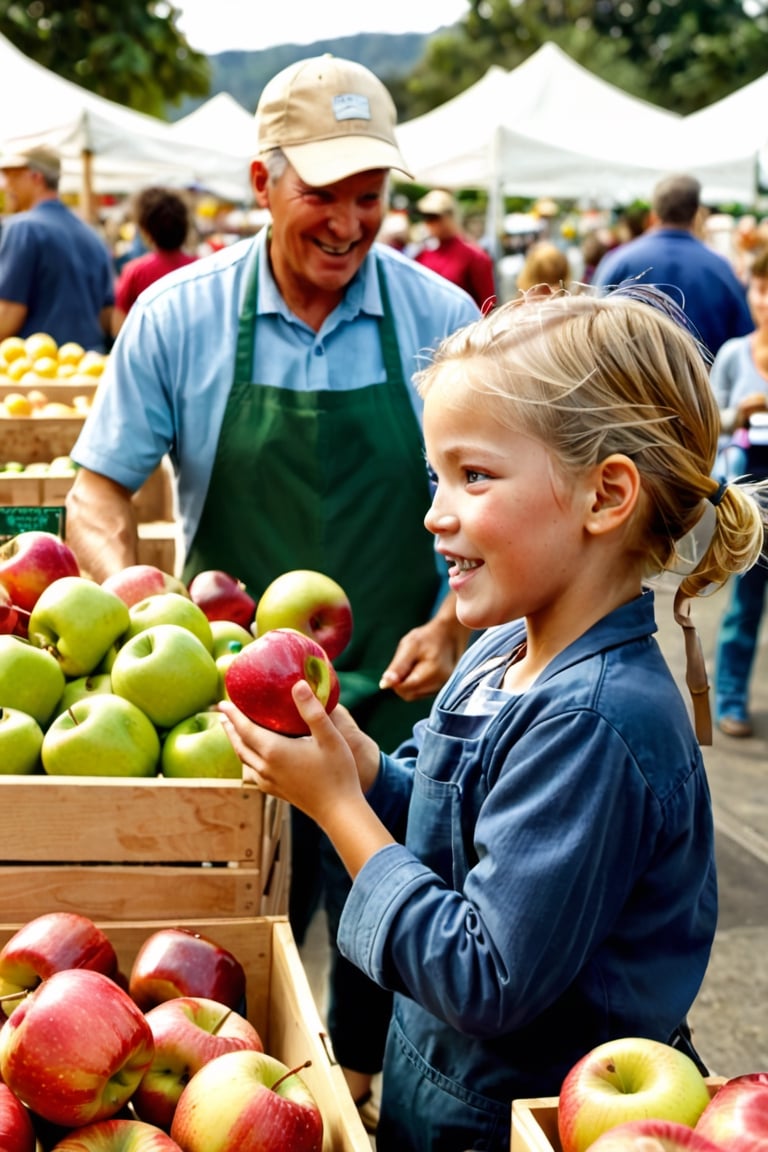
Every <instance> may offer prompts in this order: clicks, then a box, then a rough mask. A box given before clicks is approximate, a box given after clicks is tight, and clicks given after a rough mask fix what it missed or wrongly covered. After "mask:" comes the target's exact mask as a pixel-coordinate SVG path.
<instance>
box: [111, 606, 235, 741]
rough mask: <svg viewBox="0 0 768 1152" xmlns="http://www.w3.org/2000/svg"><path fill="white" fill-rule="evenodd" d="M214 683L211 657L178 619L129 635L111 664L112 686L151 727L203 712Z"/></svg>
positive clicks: (172, 724) (211, 697)
mask: <svg viewBox="0 0 768 1152" xmlns="http://www.w3.org/2000/svg"><path fill="white" fill-rule="evenodd" d="M171 595H173V593H171ZM152 599H153V600H161V599H162V596H153V597H152ZM218 688H219V672H218V669H217V667H216V662H215V660H214V659H213V656H212V655H211V653H210V652H209V651H208V649H207V648H206V647H205V645H204V644H203V642H202V641H201V640H199V639H198V637H197V636H195V635H194V633H192V632H190V631H189V629H187V628H183V627H181V626H180V625H178V624H155V625H154V627H152V628H146V629H145V630H144V631H143V632H139V633H138V635H136V636H132V637H131V638H130V639H129V640H126V642H125V644H123V646H122V647H121V649H120V651H119V652H118V653H117V656H116V657H115V662H114V664H113V665H112V691H113V692H116V693H117V694H118V696H124V697H125V698H126V700H130V701H131V702H132V703H133V704H135V705H136V706H137V707H138V708H141V710H142V712H145V713H146V715H147V716H148V717H149V718H150V720H151V721H152V723H153V724H154V725H155V726H156V727H157V728H173V727H175V725H176V724H178V723H179V722H180V721H181V720H185V719H186V718H187V716H192V715H194V713H195V712H203V711H205V710H206V709H207V708H209V707H210V706H211V705H212V704H215V703H216V699H217V692H218Z"/></svg>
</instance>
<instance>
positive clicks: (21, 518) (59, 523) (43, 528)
mask: <svg viewBox="0 0 768 1152" xmlns="http://www.w3.org/2000/svg"><path fill="white" fill-rule="evenodd" d="M20 532H52V533H53V535H54V536H60V537H61V538H62V540H63V539H64V508H54V507H47V508H40V507H35V506H31V505H30V506H28V505H26V504H19V505H7V506H4V507H0V541H3V540H10V539H11V538H12V537H13V536H18V535H19V533H20Z"/></svg>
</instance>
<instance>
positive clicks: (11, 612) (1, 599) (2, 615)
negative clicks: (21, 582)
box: [0, 584, 19, 634]
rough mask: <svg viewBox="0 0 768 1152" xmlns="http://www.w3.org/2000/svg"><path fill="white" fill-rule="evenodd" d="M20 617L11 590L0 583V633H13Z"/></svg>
mask: <svg viewBox="0 0 768 1152" xmlns="http://www.w3.org/2000/svg"><path fill="white" fill-rule="evenodd" d="M18 619H19V614H18V612H17V611H16V608H15V607H14V604H13V600H12V599H11V594H10V592H9V591H8V590H7V589H6V588H5V586H4V585H3V584H0V633H4V634H10V633H12V632H13V630H14V628H15V627H16V622H17V620H18Z"/></svg>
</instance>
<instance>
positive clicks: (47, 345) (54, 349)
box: [24, 332, 59, 360]
mask: <svg viewBox="0 0 768 1152" xmlns="http://www.w3.org/2000/svg"><path fill="white" fill-rule="evenodd" d="M24 347H25V349H26V353H27V356H29V358H30V360H37V358H38V357H39V356H53V357H54V359H56V360H58V358H59V346H58V344H57V343H56V341H55V340H54V338H53V336H49V335H48V333H47V332H35V333H33V335H32V336H27V338H26V340H25V341H24Z"/></svg>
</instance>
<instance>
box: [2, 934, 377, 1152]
mask: <svg viewBox="0 0 768 1152" xmlns="http://www.w3.org/2000/svg"><path fill="white" fill-rule="evenodd" d="M0 945H2V949H1V950H0V997H1V998H2V1002H1V1003H0V1018H1V1019H3V1020H4V1023H3V1025H2V1028H1V1029H0V1080H1V1081H2V1083H0V1148H2V1149H3V1152H34V1150H35V1147H36V1146H37V1148H38V1149H40V1150H42V1152H52V1150H53V1149H55V1150H56V1152H179V1150H180V1152H289V1150H290V1152H369V1150H370V1142H369V1140H368V1137H367V1135H366V1133H365V1131H364V1129H363V1127H362V1124H361V1122H360V1119H359V1117H358V1114H357V1109H356V1108H355V1106H354V1103H353V1101H352V1098H351V1096H350V1094H349V1091H348V1089H347V1087H346V1082H345V1080H344V1077H343V1075H342V1073H341V1069H340V1068H339V1067H338V1065H336V1064H335V1062H334V1060H333V1058H332V1055H331V1053H330V1049H329V1046H328V1044H327V1042H326V1037H325V1033H324V1031H323V1026H322V1024H321V1022H320V1019H319V1017H318V1014H317V1009H316V1007H315V1004H314V1001H313V1000H312V995H311V992H310V990H309V986H308V984H307V980H306V976H305V973H304V970H303V968H302V966H301V962H300V960H299V957H298V952H297V950H296V947H295V944H294V942H293V937H292V935H291V931H290V927H289V925H288V923H287V922H286V921H285V920H284V919H282V918H280V917H257V918H254V919H234V920H229V919H226V920H225V919H219V920H214V921H187V922H169V923H155V924H148V923H139V922H133V923H125V924H116V923H109V924H97V923H95V922H94V921H92V920H90V919H89V918H88V917H85V916H82V915H80V914H79V913H68V912H53V913H46V914H43V915H42V916H40V917H35V918H33V919H32V920H30V921H27V922H26V923H25V924H23V925H21V926H17V927H12V926H2V927H0ZM36 1141H37V1142H38V1143H37V1145H36Z"/></svg>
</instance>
